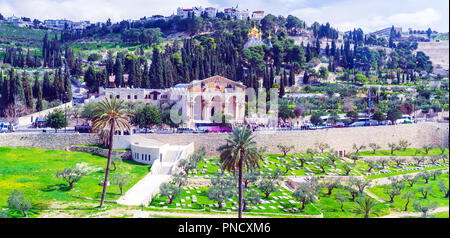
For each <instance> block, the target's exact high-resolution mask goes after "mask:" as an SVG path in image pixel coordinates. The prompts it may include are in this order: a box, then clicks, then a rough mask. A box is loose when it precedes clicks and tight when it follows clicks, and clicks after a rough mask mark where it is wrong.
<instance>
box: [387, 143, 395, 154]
mask: <svg viewBox="0 0 450 238" xmlns="http://www.w3.org/2000/svg"><path fill="white" fill-rule="evenodd" d="M388 147H389V148H390V149H391V155H393V154H394V151H395V149H396V148H397V144H395V143H394V142H389V143H388Z"/></svg>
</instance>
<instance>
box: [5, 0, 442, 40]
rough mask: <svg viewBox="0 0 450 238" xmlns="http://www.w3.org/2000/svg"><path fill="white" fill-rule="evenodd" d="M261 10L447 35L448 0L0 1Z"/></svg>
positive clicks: (96, 10)
mask: <svg viewBox="0 0 450 238" xmlns="http://www.w3.org/2000/svg"><path fill="white" fill-rule="evenodd" d="M236 5H239V8H240V9H248V10H249V11H250V12H251V11H255V10H264V11H265V12H266V14H267V13H272V14H273V15H277V16H278V15H283V16H285V17H287V16H288V15H289V14H291V15H294V16H297V17H299V18H300V19H302V20H305V21H306V23H307V24H312V23H313V22H315V21H317V22H319V23H323V24H324V23H326V22H329V23H330V24H331V25H332V26H333V27H336V28H338V29H339V30H341V31H346V30H351V29H353V28H362V29H363V30H364V31H365V32H371V31H375V30H378V29H380V28H384V27H390V26H392V25H395V26H399V27H403V28H405V29H407V28H408V27H412V28H414V29H426V28H428V27H431V28H432V29H433V30H438V31H441V32H448V29H449V24H448V18H449V13H448V8H449V2H448V0H426V1H423V0H395V1H393V0H377V1H360V0H333V1H331V0H164V1H157V0H108V1H107V0H0V6H1V8H0V12H1V13H2V14H3V15H4V16H11V15H13V14H14V15H16V16H27V17H30V18H37V19H40V20H44V19H59V18H66V19H71V20H90V21H93V22H95V21H105V20H106V19H108V18H111V20H112V21H113V22H117V21H120V20H122V19H138V18H141V17H143V16H151V15H155V14H159V15H166V16H167V15H171V14H172V13H176V9H177V8H178V7H192V6H203V7H207V6H212V7H216V8H219V9H220V10H222V9H223V8H226V7H235V6H236Z"/></svg>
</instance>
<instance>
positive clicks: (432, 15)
mask: <svg viewBox="0 0 450 238" xmlns="http://www.w3.org/2000/svg"><path fill="white" fill-rule="evenodd" d="M440 19H441V16H440V14H439V13H438V12H437V11H436V10H434V9H433V8H426V9H424V10H421V11H417V12H413V13H399V14H395V15H392V16H390V17H388V18H387V20H388V22H393V23H395V24H399V25H408V24H412V25H418V26H423V27H426V26H429V25H430V24H432V23H434V22H436V21H439V20H440Z"/></svg>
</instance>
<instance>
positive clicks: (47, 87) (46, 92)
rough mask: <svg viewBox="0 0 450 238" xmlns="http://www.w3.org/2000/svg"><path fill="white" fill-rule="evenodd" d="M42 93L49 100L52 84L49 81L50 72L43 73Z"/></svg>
mask: <svg viewBox="0 0 450 238" xmlns="http://www.w3.org/2000/svg"><path fill="white" fill-rule="evenodd" d="M42 95H43V98H44V99H46V100H50V99H51V98H52V96H53V95H52V86H51V82H50V74H49V73H48V72H45V73H44V79H43V81H42Z"/></svg>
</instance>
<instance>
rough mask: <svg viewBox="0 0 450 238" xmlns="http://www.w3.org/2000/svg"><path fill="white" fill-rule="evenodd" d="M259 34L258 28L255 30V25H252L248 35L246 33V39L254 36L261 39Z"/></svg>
mask: <svg viewBox="0 0 450 238" xmlns="http://www.w3.org/2000/svg"><path fill="white" fill-rule="evenodd" d="M261 35H262V34H261V33H260V32H259V30H258V28H256V25H253V28H252V30H251V31H250V33H248V37H252V36H256V37H261Z"/></svg>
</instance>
